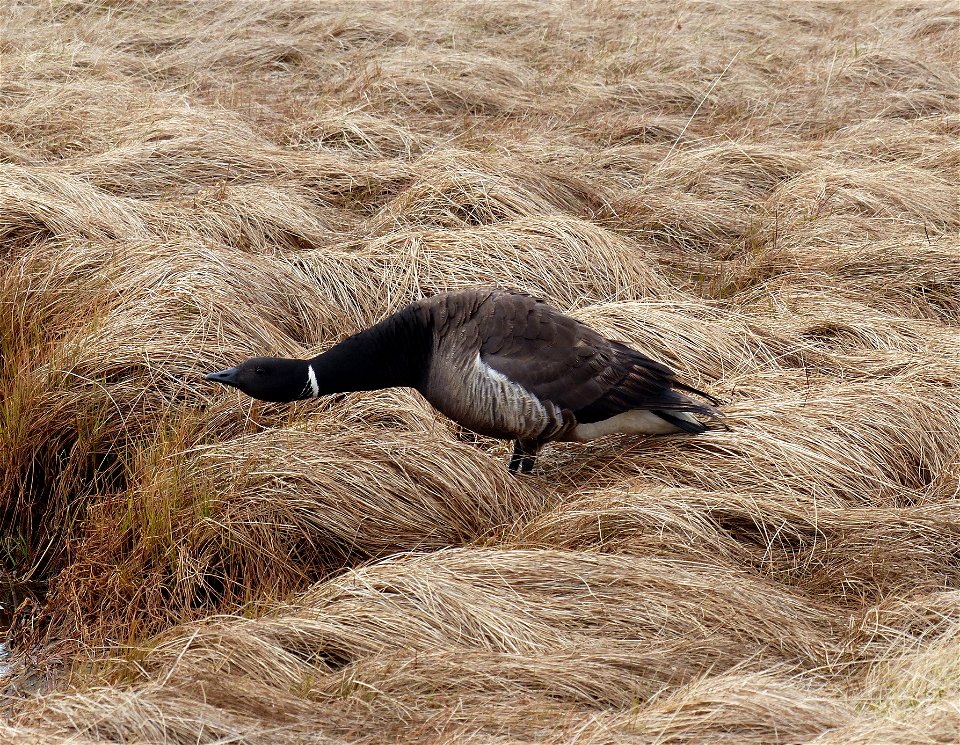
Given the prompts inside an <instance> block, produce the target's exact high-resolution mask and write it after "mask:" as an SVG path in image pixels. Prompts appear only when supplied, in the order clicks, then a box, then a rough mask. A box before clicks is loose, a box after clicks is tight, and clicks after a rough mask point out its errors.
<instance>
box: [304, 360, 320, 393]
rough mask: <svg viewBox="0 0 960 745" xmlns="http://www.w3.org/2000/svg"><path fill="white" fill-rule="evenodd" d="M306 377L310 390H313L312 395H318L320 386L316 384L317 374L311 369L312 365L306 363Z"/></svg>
mask: <svg viewBox="0 0 960 745" xmlns="http://www.w3.org/2000/svg"><path fill="white" fill-rule="evenodd" d="M307 378H308V380H309V382H310V390H311V391H313V397H314V398H316V397H317V396H319V395H320V386H319V385H317V374H316V373H315V372H314V371H313V365H307Z"/></svg>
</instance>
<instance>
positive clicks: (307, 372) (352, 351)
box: [205, 289, 722, 473]
mask: <svg viewBox="0 0 960 745" xmlns="http://www.w3.org/2000/svg"><path fill="white" fill-rule="evenodd" d="M205 377H206V379H207V380H212V381H214V382H217V383H223V384H225V385H230V386H233V387H235V388H239V389H240V390H241V391H243V392H244V393H246V394H247V395H249V396H253V397H254V398H258V399H260V400H262V401H279V402H286V401H296V400H299V399H304V398H312V397H315V396H323V395H327V394H331V393H344V392H348V391H372V390H377V389H380V388H390V387H393V386H407V387H410V388H415V389H416V390H418V391H419V392H420V393H421V394H423V396H424V397H425V398H426V399H427V401H429V402H430V403H431V404H432V405H433V406H434V407H435V408H437V409H438V410H439V411H441V412H442V413H443V414H445V415H446V416H448V417H450V419H452V420H453V421H455V422H458V423H459V424H461V425H463V426H464V427H466V428H467V429H470V430H473V431H474V432H477V433H478V434H481V435H487V436H490V437H497V438H500V439H509V440H514V451H513V456H512V457H511V459H510V470H511V471H514V472H516V471H517V470H518V469H519V470H520V471H521V472H523V473H529V472H530V471H531V470H532V469H533V464H534V460H535V458H536V456H537V452H538V451H539V450H540V447H541V446H542V445H543V444H544V443H545V442H550V441H551V440H567V441H570V440H573V441H577V442H587V441H589V440H593V439H595V438H597V437H602V436H604V435H609V434H614V433H622V434H644V435H656V434H666V433H671V432H689V433H692V434H699V433H701V432H704V431H706V430H707V429H708V427H707V425H706V424H704V423H703V422H702V421H700V420H699V419H698V418H697V417H696V416H694V415H695V414H699V415H701V416H704V417H707V418H708V419H709V420H714V421H718V422H722V418H721V416H720V412H718V411H717V410H716V409H715V408H714V407H713V406H711V405H708V404H705V403H702V402H699V401H696V400H694V399H691V398H689V397H688V396H687V395H686V394H688V393H692V394H695V395H697V396H699V397H702V398H704V399H707V400H709V401H711V402H713V403H715V404H716V403H719V402H718V401H716V399H714V398H712V397H711V396H709V395H707V394H706V393H703V392H702V391H698V390H697V389H696V388H692V387H691V386H689V385H687V384H685V383H681V382H680V381H678V380H677V379H676V377H675V375H674V372H673V371H672V370H671V369H670V368H668V367H666V366H664V365H661V364H660V363H658V362H654V361H653V360H651V359H649V358H648V357H645V356H644V355H642V354H640V353H639V352H637V351H634V350H633V349H631V348H630V347H628V346H626V345H624V344H621V343H620V342H616V341H612V340H610V339H605V338H604V337H603V336H601V335H600V334H598V333H597V332H596V331H594V330H593V329H591V328H590V327H588V326H585V325H584V324H582V323H580V322H579V321H576V320H574V319H573V318H570V317H569V316H565V315H563V314H562V313H561V312H560V311H558V310H557V309H555V308H552V307H551V306H549V305H547V304H546V303H544V302H543V301H542V300H539V299H537V298H534V297H531V296H530V295H526V294H523V293H519V292H511V291H506V290H499V289H469V290H460V291H457V292H447V293H443V294H440V295H434V296H432V297H429V298H426V299H424V300H419V301H417V302H415V303H411V304H410V305H408V306H407V307H406V308H404V309H403V310H401V311H399V312H397V313H394V314H393V315H391V316H389V317H387V318H385V319H384V320H382V321H381V322H380V323H378V324H376V325H375V326H371V327H370V328H368V329H366V330H364V331H361V332H360V333H358V334H355V335H354V336H351V337H350V338H348V339H345V340H344V341H342V342H340V343H339V344H337V345H335V346H334V347H332V348H331V349H330V350H328V351H326V352H324V353H323V354H321V355H318V356H317V357H314V358H313V359H312V360H296V359H280V358H270V357H258V358H254V359H249V360H247V361H245V362H243V363H241V364H240V365H238V366H237V367H231V368H229V369H227V370H221V371H220V372H215V373H210V374H209V375H207V376H205Z"/></svg>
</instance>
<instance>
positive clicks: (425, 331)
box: [309, 305, 433, 396]
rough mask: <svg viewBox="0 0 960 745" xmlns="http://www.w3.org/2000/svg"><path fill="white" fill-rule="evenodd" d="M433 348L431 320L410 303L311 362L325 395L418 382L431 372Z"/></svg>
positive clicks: (418, 384) (411, 384)
mask: <svg viewBox="0 0 960 745" xmlns="http://www.w3.org/2000/svg"><path fill="white" fill-rule="evenodd" d="M432 351H433V328H432V325H431V324H430V321H429V319H428V318H427V316H426V315H425V314H424V313H423V312H422V311H421V310H420V309H419V308H418V307H417V306H416V305H411V306H408V307H406V308H404V309H403V310H401V311H399V312H397V313H394V314H393V315H392V316H388V317H387V318H385V319H384V320H382V321H381V322H380V323H378V324H376V325H375V326H371V327H370V328H368V329H366V330H364V331H361V332H360V333H359V334H354V335H353V336H351V337H349V338H347V339H344V340H343V341H342V342H340V343H339V344H337V345H335V346H333V347H331V348H330V349H329V350H327V351H326V352H324V353H323V354H320V355H318V356H316V357H314V358H313V359H312V360H309V363H310V366H311V367H312V368H313V372H314V375H316V378H317V387H318V392H317V395H320V396H324V395H327V394H329V393H346V392H349V391H374V390H379V389H381V388H392V387H394V386H409V387H411V388H418V387H420V385H421V384H422V383H423V382H424V381H425V379H426V376H427V374H428V371H429V368H430V357H431V354H432Z"/></svg>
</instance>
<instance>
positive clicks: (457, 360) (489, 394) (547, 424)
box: [425, 353, 564, 440]
mask: <svg viewBox="0 0 960 745" xmlns="http://www.w3.org/2000/svg"><path fill="white" fill-rule="evenodd" d="M425 394H426V397H427V399H428V400H429V401H430V403H431V404H433V405H434V406H435V407H436V408H437V409H439V410H440V411H441V412H443V413H444V414H446V415H447V416H448V417H450V418H451V419H453V420H454V421H456V422H458V423H459V424H461V425H463V426H464V427H466V428H467V429H471V430H473V431H474V432H477V433H479V434H482V435H487V436H488V437H498V438H501V439H514V438H516V439H520V440H540V439H548V438H550V437H551V436H552V435H553V434H555V433H556V432H558V431H559V430H560V429H562V428H563V426H564V421H563V413H562V412H561V410H560V409H559V407H557V406H555V405H554V404H552V403H550V402H549V401H548V402H541V401H540V400H539V399H538V398H537V397H536V396H534V395H533V394H532V393H530V392H529V391H528V390H526V389H525V388H524V387H523V386H521V385H519V384H517V383H515V382H514V381H512V380H510V379H509V378H507V377H506V376H505V375H503V374H502V373H500V372H498V371H497V370H495V369H493V368H492V367H490V366H489V365H487V364H486V363H485V362H484V361H483V360H482V359H481V358H480V354H479V353H474V354H472V355H470V356H469V357H464V356H459V357H456V356H445V355H444V356H440V357H439V358H435V359H434V364H433V365H432V369H431V375H430V381H429V384H428V386H427V390H426V391H425Z"/></svg>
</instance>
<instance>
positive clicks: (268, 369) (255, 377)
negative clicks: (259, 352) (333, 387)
mask: <svg viewBox="0 0 960 745" xmlns="http://www.w3.org/2000/svg"><path fill="white" fill-rule="evenodd" d="M310 372H311V371H310V365H309V363H308V362H307V361H306V360H293V359H285V358H282V357H254V358H253V359H249V360H247V361H246V362H241V363H240V364H239V365H237V366H236V367H230V368H227V369H226V370H221V371H220V372H215V373H210V374H209V375H205V376H204V378H205V379H206V380H212V381H213V382H215V383H223V384H224V385H230V386H233V387H234V388H239V389H240V390H241V391H243V392H244V393H246V394H247V395H248V396H252V397H253V398H258V399H260V400H261V401H274V402H278V403H285V402H287V401H298V400H300V399H301V398H310V397H311V396H314V395H316V385H317V384H316V378H315V377H313V376H311V375H310Z"/></svg>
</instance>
